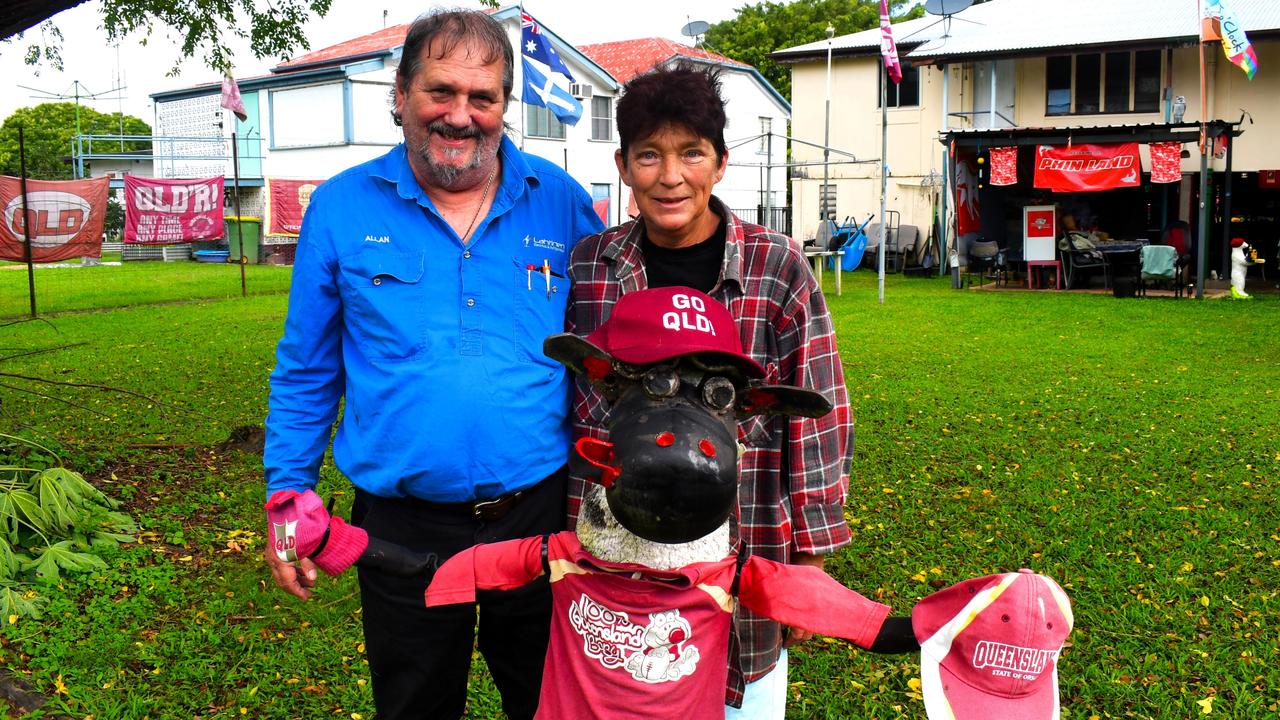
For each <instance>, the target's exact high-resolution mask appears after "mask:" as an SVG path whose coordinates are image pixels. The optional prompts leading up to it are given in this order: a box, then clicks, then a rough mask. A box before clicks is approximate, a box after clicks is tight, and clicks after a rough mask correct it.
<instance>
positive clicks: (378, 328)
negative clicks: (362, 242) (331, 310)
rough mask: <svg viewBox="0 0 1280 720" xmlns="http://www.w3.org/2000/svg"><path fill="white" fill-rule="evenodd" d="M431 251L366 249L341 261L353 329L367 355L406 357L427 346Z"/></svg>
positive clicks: (350, 328)
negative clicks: (426, 277) (427, 275)
mask: <svg viewBox="0 0 1280 720" xmlns="http://www.w3.org/2000/svg"><path fill="white" fill-rule="evenodd" d="M425 264H426V254H425V253H423V252H407V253H406V252H395V251H390V250H382V249H375V248H363V249H362V250H361V251H360V252H357V253H355V254H354V255H352V256H350V257H348V258H344V259H343V260H342V262H341V270H340V272H341V273H342V279H343V285H344V289H345V292H344V293H343V295H344V297H343V310H344V313H345V316H346V317H345V322H346V328H347V331H348V332H349V333H350V334H351V336H352V337H353V338H355V341H356V343H357V345H358V346H359V348H360V350H361V351H362V352H363V353H364V354H365V356H366V357H370V358H377V359H383V360H403V359H406V358H411V357H415V356H417V355H419V354H421V353H422V352H424V351H425V350H426V347H427V337H426V323H425V320H424V316H423V307H424V305H423V300H424V298H423V297H422V295H423V283H422V277H423V275H424V271H425Z"/></svg>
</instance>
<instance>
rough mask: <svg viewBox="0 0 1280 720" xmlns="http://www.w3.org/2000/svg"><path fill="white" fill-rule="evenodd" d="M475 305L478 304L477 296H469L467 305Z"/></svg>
mask: <svg viewBox="0 0 1280 720" xmlns="http://www.w3.org/2000/svg"><path fill="white" fill-rule="evenodd" d="M475 306H476V300H475V298H467V307H475Z"/></svg>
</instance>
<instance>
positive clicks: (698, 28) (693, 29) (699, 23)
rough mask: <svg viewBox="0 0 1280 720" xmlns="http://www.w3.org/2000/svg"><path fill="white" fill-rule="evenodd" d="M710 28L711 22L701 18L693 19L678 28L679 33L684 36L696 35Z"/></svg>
mask: <svg viewBox="0 0 1280 720" xmlns="http://www.w3.org/2000/svg"><path fill="white" fill-rule="evenodd" d="M710 29H711V24H710V23H708V22H706V21H703V20H694V21H693V22H691V23H689V24H688V25H685V26H684V27H682V28H680V34H681V35H684V36H685V37H698V36H699V35H702V34H705V33H706V32H707V31H708V30H710Z"/></svg>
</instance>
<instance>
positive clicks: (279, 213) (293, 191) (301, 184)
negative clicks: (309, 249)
mask: <svg viewBox="0 0 1280 720" xmlns="http://www.w3.org/2000/svg"><path fill="white" fill-rule="evenodd" d="M323 182H324V181H323V180H282V179H280V178H267V231H266V232H265V233H263V234H264V235H284V236H286V237H298V234H299V233H301V232H302V216H303V215H304V214H306V212H307V206H308V205H310V204H311V193H312V192H313V191H314V190H315V189H316V188H317V187H319V186H320V184H321V183H323Z"/></svg>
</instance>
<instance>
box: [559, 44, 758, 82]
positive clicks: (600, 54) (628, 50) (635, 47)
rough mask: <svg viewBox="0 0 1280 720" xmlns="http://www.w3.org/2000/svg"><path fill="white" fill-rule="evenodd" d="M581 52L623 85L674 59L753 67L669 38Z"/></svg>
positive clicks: (599, 46) (587, 47)
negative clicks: (682, 58) (690, 59)
mask: <svg viewBox="0 0 1280 720" xmlns="http://www.w3.org/2000/svg"><path fill="white" fill-rule="evenodd" d="M578 50H579V52H581V53H582V54H583V55H586V56H587V57H589V58H591V60H592V61H593V62H595V64H597V65H599V66H600V67H602V68H604V69H605V70H606V71H608V73H609V74H610V75H612V76H613V77H614V78H616V79H617V81H618V82H620V83H625V82H627V81H628V80H630V79H631V78H633V77H635V76H636V75H639V74H640V73H642V72H645V71H646V70H651V69H653V68H654V67H656V66H657V65H658V64H660V63H663V62H665V61H667V60H670V59H671V58H673V57H687V58H693V59H695V60H708V61H711V62H716V63H723V64H725V65H732V66H734V67H743V68H749V67H751V66H750V65H748V64H746V63H742V62H738V61H737V60H732V59H730V58H727V57H725V56H723V55H717V54H716V53H712V52H707V51H706V50H703V49H701V48H695V47H689V46H688V45H682V44H680V43H678V42H675V41H674V40H667V39H665V38H641V39H639V40H620V41H618V42H607V43H597V44H595V45H582V46H580V47H579V48H578Z"/></svg>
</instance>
